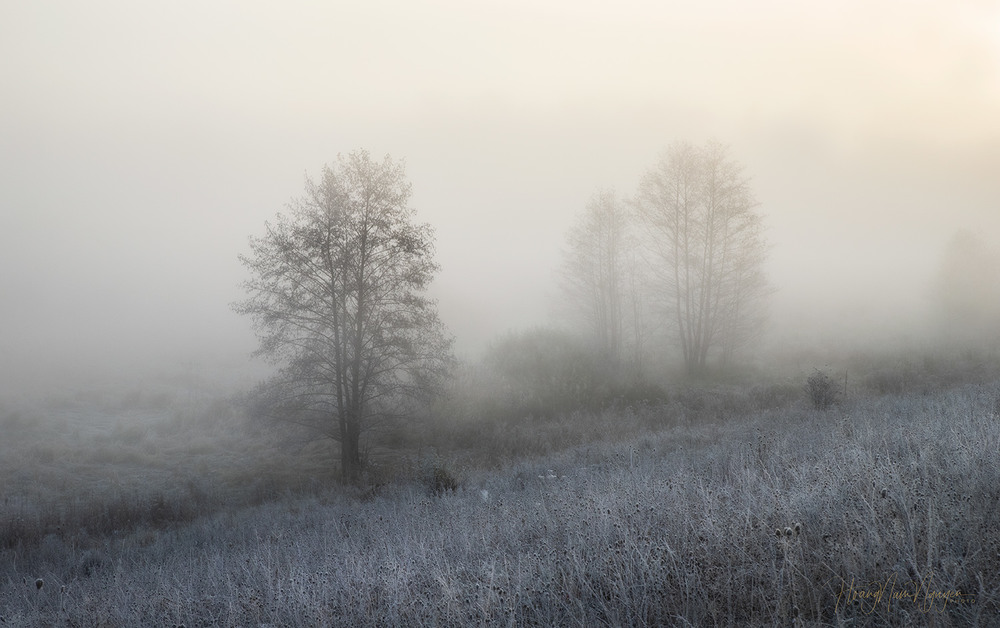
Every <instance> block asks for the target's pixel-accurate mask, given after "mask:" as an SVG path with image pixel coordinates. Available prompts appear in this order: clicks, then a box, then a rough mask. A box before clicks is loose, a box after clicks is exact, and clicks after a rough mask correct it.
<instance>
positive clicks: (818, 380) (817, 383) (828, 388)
mask: <svg viewBox="0 0 1000 628" xmlns="http://www.w3.org/2000/svg"><path fill="white" fill-rule="evenodd" d="M806 395H808V396H809V400H810V401H812V404H813V407H815V408H816V409H817V410H826V409H828V408H829V407H830V406H832V405H833V404H835V403H837V400H838V399H839V398H840V395H841V390H840V384H838V383H837V382H835V381H834V380H833V378H831V377H830V376H829V375H827V374H826V373H825V372H824V371H821V370H819V369H816V372H814V373H813V374H812V375H810V376H809V379H807V380H806Z"/></svg>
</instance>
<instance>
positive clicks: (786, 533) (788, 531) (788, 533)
mask: <svg viewBox="0 0 1000 628" xmlns="http://www.w3.org/2000/svg"><path fill="white" fill-rule="evenodd" d="M785 536H792V529H791V528H785Z"/></svg>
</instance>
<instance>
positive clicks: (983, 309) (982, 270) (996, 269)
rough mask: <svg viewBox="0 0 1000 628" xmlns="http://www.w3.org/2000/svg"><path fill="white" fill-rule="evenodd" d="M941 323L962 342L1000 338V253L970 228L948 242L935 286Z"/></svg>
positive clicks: (954, 339) (949, 334)
mask: <svg viewBox="0 0 1000 628" xmlns="http://www.w3.org/2000/svg"><path fill="white" fill-rule="evenodd" d="M933 298H934V302H935V305H936V309H937V314H938V317H939V322H940V324H941V326H942V328H943V329H944V332H945V335H946V336H947V337H948V339H950V340H952V341H958V342H977V343H983V342H997V341H998V340H1000V254H998V253H997V251H995V250H993V249H991V248H990V247H989V246H988V245H987V244H986V242H984V241H983V240H982V239H981V238H979V237H978V236H976V235H975V234H973V233H971V232H969V231H964V230H963V231H959V232H958V233H956V234H955V235H954V236H953V237H952V239H951V241H950V242H949V243H948V245H947V247H946V248H945V251H944V256H943V257H942V260H941V266H940V269H939V271H938V276H937V278H936V281H935V284H934V287H933Z"/></svg>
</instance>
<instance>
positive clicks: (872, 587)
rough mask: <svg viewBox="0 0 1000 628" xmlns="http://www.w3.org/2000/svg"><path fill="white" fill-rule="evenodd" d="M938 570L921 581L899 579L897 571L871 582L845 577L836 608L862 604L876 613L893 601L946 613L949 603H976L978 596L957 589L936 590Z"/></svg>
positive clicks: (921, 610)
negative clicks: (935, 576) (935, 573)
mask: <svg viewBox="0 0 1000 628" xmlns="http://www.w3.org/2000/svg"><path fill="white" fill-rule="evenodd" d="M933 575H934V572H928V573H927V575H925V576H924V577H922V578H921V579H920V580H910V581H908V582H903V583H901V582H899V580H898V577H897V575H896V574H892V575H891V576H889V577H888V578H886V579H885V580H882V581H877V580H872V581H869V582H868V583H867V584H861V585H858V584H857V583H856V581H855V579H854V578H851V580H850V582H848V581H847V580H841V583H840V592H839V593H837V606H836V610H840V607H841V604H843V605H844V606H848V605H850V604H855V603H857V604H860V605H861V609H862V610H863V611H864V612H865V613H867V614H870V613H873V612H874V611H875V609H876V608H877V607H878V606H879V605H881V604H885V608H886V610H889V609H890V608H891V607H892V605H893V604H899V605H902V604H907V605H912V606H915V607H916V608H917V610H919V611H920V612H922V613H930V612H933V611H938V612H942V611H944V610H945V609H946V608H947V607H948V605H949V604H974V603H975V601H976V596H975V595H972V594H969V593H962V592H961V591H958V590H957V589H934V588H932V586H931V580H932V579H933Z"/></svg>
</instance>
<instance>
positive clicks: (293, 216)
mask: <svg viewBox="0 0 1000 628" xmlns="http://www.w3.org/2000/svg"><path fill="white" fill-rule="evenodd" d="M409 197H410V184H409V183H408V181H407V179H406V176H405V173H404V169H403V166H402V164H400V163H397V162H394V161H393V160H392V159H391V158H390V157H386V158H385V159H384V160H382V161H375V160H373V159H372V158H371V157H370V156H369V154H368V153H367V152H364V151H358V152H354V153H351V154H350V155H348V156H346V157H339V158H338V161H337V163H336V166H335V167H334V168H325V169H324V170H323V173H322V177H321V179H320V180H319V181H311V180H307V182H306V188H305V195H304V196H303V197H301V198H300V199H298V200H296V201H294V202H293V203H292V204H291V205H290V206H289V207H288V211H287V212H286V213H284V214H279V215H278V217H277V219H276V221H275V222H274V223H273V224H272V223H268V224H266V226H265V233H264V235H263V236H260V237H254V238H251V240H250V254H249V255H245V256H241V258H240V259H241V261H242V262H243V264H244V265H245V266H246V268H247V269H248V270H249V272H250V279H248V280H247V281H246V282H245V284H244V287H245V289H246V292H247V296H246V298H245V299H244V300H242V301H239V302H238V303H236V304H235V305H234V307H235V309H236V311H237V312H240V313H242V314H245V315H247V316H249V317H250V318H251V319H252V321H253V324H254V326H255V328H256V330H257V334H258V337H259V340H260V348H259V350H258V353H259V354H260V355H263V356H265V357H267V358H270V359H272V360H273V361H274V362H275V363H276V364H278V365H280V367H281V370H280V371H279V374H278V375H277V376H276V377H275V378H274V379H273V380H271V381H270V382H268V384H267V385H266V386H265V388H264V393H265V394H263V395H262V398H263V399H264V400H265V401H266V403H265V404H264V405H265V406H266V407H267V408H268V409H269V410H270V411H271V412H272V413H274V414H276V415H278V416H280V417H282V418H284V419H286V420H293V421H295V422H298V423H303V424H306V425H308V426H310V427H312V428H313V429H314V430H315V431H318V432H319V433H322V434H325V435H326V436H328V437H330V438H332V439H333V440H335V441H337V442H338V443H339V444H340V462H341V471H342V475H343V478H344V479H345V480H347V481H356V480H357V479H358V478H359V476H360V474H361V471H362V469H363V467H364V465H365V448H366V443H367V442H369V441H367V440H366V439H365V435H366V433H367V432H368V431H370V430H372V429H374V428H375V427H377V426H379V425H380V424H382V423H384V422H385V421H391V420H392V419H393V418H395V417H398V416H403V415H407V414H412V412H413V410H414V406H413V404H414V401H416V400H419V399H421V397H422V396H423V395H424V394H426V393H427V392H429V391H432V390H434V389H435V387H436V384H437V383H439V382H440V381H441V380H442V378H443V377H444V376H445V375H446V374H447V373H448V371H449V369H450V367H451V366H452V362H453V359H452V357H451V351H450V346H451V340H450V338H449V337H448V335H447V334H446V332H445V330H444V328H443V326H442V324H441V322H440V320H439V319H438V315H437V311H436V305H435V303H434V301H433V300H431V299H430V298H428V297H427V296H426V294H425V290H426V287H427V285H428V283H429V282H430V280H431V279H432V278H433V276H434V273H435V272H436V271H437V270H438V266H437V264H436V263H435V262H434V260H433V250H434V248H433V234H432V231H431V229H430V227H429V226H427V225H425V224H419V223H416V222H415V221H414V214H413V210H412V209H411V208H410V207H409V205H408V203H409ZM756 206H757V203H756V201H755V200H754V197H753V194H752V193H751V191H750V188H749V184H748V182H747V179H746V178H745V177H744V176H743V174H742V171H741V168H740V166H739V165H738V164H737V163H736V162H734V161H733V160H731V159H730V158H729V157H728V156H727V154H726V151H725V149H724V148H723V147H722V146H720V145H718V144H708V145H706V146H704V147H701V148H697V147H694V146H691V145H689V144H678V145H675V146H674V147H672V148H671V149H670V150H669V151H668V152H667V153H666V154H665V155H664V157H663V159H662V160H661V161H660V162H659V163H658V164H657V165H656V166H655V167H654V168H653V169H652V170H650V171H649V172H648V173H647V174H646V176H645V177H644V178H643V179H642V182H641V184H640V186H639V190H638V192H637V194H636V196H635V197H634V198H633V199H631V200H622V199H619V198H618V197H617V196H616V195H615V194H614V193H613V192H610V191H602V192H598V193H597V194H595V195H594V197H593V199H592V200H591V202H590V203H589V204H588V205H587V207H586V211H585V213H584V215H583V216H582V217H581V221H580V223H579V224H578V225H577V226H576V227H575V228H574V229H573V230H572V231H571V233H570V236H569V250H568V255H567V260H566V273H565V277H566V282H565V285H566V290H567V293H568V294H569V295H570V297H571V301H572V302H573V303H575V304H576V306H577V307H576V308H575V309H576V310H577V311H579V312H580V313H581V314H582V318H583V320H585V321H586V322H587V326H588V328H589V329H590V330H591V332H592V333H593V338H594V344H595V346H596V347H597V349H598V353H597V357H598V358H599V359H600V360H601V361H602V362H603V363H606V364H610V365H612V366H618V365H620V364H621V363H622V362H624V361H627V362H631V363H632V364H634V365H639V364H640V363H641V360H642V357H643V356H644V355H645V354H646V352H647V350H648V347H647V344H648V342H647V341H648V339H649V338H650V337H652V336H653V335H655V334H656V333H657V332H658V331H664V330H670V331H671V332H672V334H673V336H674V338H675V339H676V340H677V341H678V344H679V346H680V348H681V353H682V355H683V359H684V363H685V364H686V365H687V368H688V370H689V371H691V372H693V373H694V372H700V371H702V370H704V369H705V368H706V366H707V364H708V361H709V358H710V357H713V356H716V355H717V356H718V357H719V358H720V359H721V360H722V361H723V362H725V361H727V360H729V359H731V357H732V356H733V354H734V352H735V351H736V350H737V349H738V348H739V347H740V346H741V345H742V344H743V343H745V342H746V341H747V340H748V339H750V338H751V337H752V335H753V333H754V332H755V331H756V330H757V329H758V328H759V323H760V316H759V313H760V307H759V304H760V301H761V297H762V296H763V295H764V294H765V292H766V283H765V281H764V277H763V273H762V264H763V260H764V253H765V247H764V243H763V237H762V233H761V224H760V217H759V215H758V214H756V212H755V208H756ZM647 319H648V320H647ZM559 346H562V345H559ZM536 349H537V348H536ZM504 355H506V354H504ZM504 355H501V356H500V358H502V359H501V362H503V364H501V365H500V366H501V367H503V366H504V365H505V364H506V365H507V366H511V365H513V364H516V363H517V360H516V359H514V360H513V361H511V359H508V358H512V357H513V358H517V357H518V356H516V355H515V356H509V355H508V356H506V357H504ZM550 357H551V356H550ZM567 359H569V358H567ZM572 359H573V360H576V359H577V358H572ZM514 370H515V371H519V370H521V369H519V368H515V369H514ZM551 370H552V369H549V371H551ZM547 372H548V371H547ZM553 372H554V371H553ZM577 380H579V377H576V376H572V377H570V379H569V380H567V381H568V383H566V384H565V385H566V386H577V385H579V382H578V381H577ZM560 381H562V380H559V381H550V382H548V383H547V385H548V386H551V387H555V386H561V385H563V384H561V383H559V382H560ZM568 394H569V396H571V397H573V396H576V397H578V396H579V391H575V390H571V391H569V393H568Z"/></svg>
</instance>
